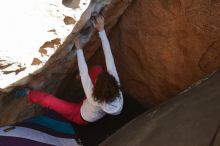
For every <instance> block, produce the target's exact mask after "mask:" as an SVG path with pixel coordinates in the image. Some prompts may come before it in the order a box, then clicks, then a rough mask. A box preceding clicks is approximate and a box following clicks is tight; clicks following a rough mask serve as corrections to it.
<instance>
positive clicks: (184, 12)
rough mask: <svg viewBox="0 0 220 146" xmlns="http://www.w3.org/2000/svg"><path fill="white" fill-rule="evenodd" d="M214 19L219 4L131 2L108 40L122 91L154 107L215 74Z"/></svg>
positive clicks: (218, 30)
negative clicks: (212, 73) (205, 77)
mask: <svg viewBox="0 0 220 146" xmlns="http://www.w3.org/2000/svg"><path fill="white" fill-rule="evenodd" d="M219 14H220V3H219V1H207V0H185V1H181V0H153V1H152V0H135V1H133V3H132V5H130V7H129V8H128V9H127V11H126V13H124V15H123V17H122V18H121V19H120V22H119V23H118V24H117V26H116V27H115V28H114V29H113V30H112V32H111V34H110V42H111V45H112V48H113V50H114V56H115V59H116V64H117V69H118V71H119V75H120V78H121V80H122V86H123V89H124V90H125V91H126V92H128V93H130V94H131V95H133V96H134V97H136V98H137V99H138V100H139V101H140V102H141V103H142V104H143V105H145V106H146V105H149V104H151V105H154V104H157V103H160V102H162V101H165V100H166V99H168V98H170V97H173V96H174V95H176V94H178V93H179V92H180V91H182V90H184V89H185V88H187V87H188V86H190V85H191V84H192V83H194V82H196V81H198V80H199V79H201V78H203V77H204V76H206V75H207V74H209V73H211V72H213V71H214V70H215V69H217V68H218V67H219V66H220V41H219V40H220V17H219ZM98 54H99V55H98ZM100 54H101V53H97V57H98V56H101V55H100ZM94 58H95V57H94Z"/></svg>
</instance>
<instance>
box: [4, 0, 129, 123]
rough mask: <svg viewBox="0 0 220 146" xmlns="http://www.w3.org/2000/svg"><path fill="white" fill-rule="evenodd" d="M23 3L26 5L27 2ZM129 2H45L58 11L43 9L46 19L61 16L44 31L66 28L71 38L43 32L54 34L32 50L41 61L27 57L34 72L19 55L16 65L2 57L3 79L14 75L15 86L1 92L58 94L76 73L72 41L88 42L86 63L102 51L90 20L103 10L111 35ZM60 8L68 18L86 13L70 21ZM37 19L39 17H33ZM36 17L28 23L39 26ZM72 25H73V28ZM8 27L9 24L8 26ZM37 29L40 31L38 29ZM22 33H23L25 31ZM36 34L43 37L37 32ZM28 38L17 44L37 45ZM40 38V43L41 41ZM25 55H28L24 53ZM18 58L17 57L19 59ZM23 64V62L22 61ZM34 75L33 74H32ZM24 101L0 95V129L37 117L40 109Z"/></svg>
mask: <svg viewBox="0 0 220 146" xmlns="http://www.w3.org/2000/svg"><path fill="white" fill-rule="evenodd" d="M23 1H24V2H26V1H25V0H23ZM130 2H131V0H121V1H119V0H93V1H91V2H90V0H81V1H75V0H73V1H72V0H63V1H60V3H58V2H55V1H53V0H52V1H50V0H48V1H45V2H44V4H45V5H46V6H48V4H52V5H50V6H51V7H53V8H54V7H55V8H56V9H53V10H55V11H52V10H51V9H49V11H48V9H46V10H45V9H44V8H42V9H40V10H42V11H43V13H45V15H46V16H48V15H51V14H53V12H54V13H56V14H57V15H58V16H57V15H55V16H57V17H56V18H57V19H55V20H54V21H53V23H52V24H51V25H50V24H47V23H44V25H43V24H42V25H43V26H45V27H43V28H47V27H49V26H50V27H51V26H52V25H53V24H54V25H55V24H56V25H58V30H60V29H61V28H63V27H64V28H63V29H64V30H65V29H67V28H65V27H68V33H69V34H68V33H64V32H66V31H64V32H62V30H60V31H61V32H60V31H58V30H54V29H52V28H51V29H44V30H46V32H45V31H42V32H43V34H44V33H45V34H47V35H49V36H50V35H51V34H53V35H52V36H50V37H52V38H50V39H45V40H44V39H42V40H41V41H39V40H37V41H39V42H38V43H39V44H38V45H39V46H35V47H34V48H33V49H34V50H32V49H31V50H32V51H34V53H33V54H35V55H36V54H37V55H38V56H39V57H36V56H34V55H33V56H31V55H29V54H28V56H29V57H30V59H29V62H28V63H29V64H28V65H29V67H31V68H33V66H37V67H36V68H34V69H33V70H31V72H29V68H27V67H26V66H25V64H22V63H20V62H18V61H17V59H19V58H24V56H19V55H18V54H17V53H16V54H15V57H11V59H12V60H13V61H14V62H10V61H8V60H7V59H8V58H7V55H5V54H4V55H2V54H1V57H2V58H4V59H1V60H0V67H1V68H0V69H1V70H0V71H1V74H0V75H1V77H0V78H1V79H4V81H6V80H7V79H6V78H8V77H7V76H11V75H12V76H15V77H13V78H14V79H15V80H14V82H13V83H12V82H10V83H9V84H4V87H3V86H2V87H1V88H2V89H1V91H10V90H12V89H13V88H14V87H16V86H19V85H27V86H30V87H33V88H35V89H40V90H43V91H45V92H49V93H53V94H55V93H56V91H57V89H58V87H59V86H60V83H61V81H62V79H63V78H64V77H65V76H66V75H67V74H68V72H73V71H76V70H77V65H76V58H75V50H71V48H72V46H71V45H69V44H70V41H71V39H73V38H74V37H75V36H76V35H79V36H80V39H81V41H82V43H83V44H85V43H86V42H88V41H89V42H88V43H86V46H85V48H89V49H85V51H84V52H85V57H86V59H88V58H90V57H91V56H92V55H93V54H94V53H95V51H96V49H97V48H99V46H100V42H99V39H98V37H97V34H96V37H93V38H92V39H91V40H90V37H91V36H92V35H93V34H94V29H93V28H92V27H91V26H92V25H91V22H90V21H89V19H90V18H91V16H94V15H96V14H97V13H99V11H100V10H102V9H103V8H104V9H103V14H104V15H105V16H106V17H107V19H106V30H107V31H109V30H110V29H111V28H112V27H113V26H114V25H115V24H116V22H117V21H118V18H119V16H121V15H122V14H123V12H124V11H125V9H126V8H127V7H128V5H129V4H130ZM20 3H21V1H20ZM29 3H30V2H29ZM29 3H27V4H29ZM35 3H38V2H35ZM39 3H40V2H39ZM54 3H56V4H57V5H58V4H59V5H58V6H59V7H56V6H55V5H53V4H54ZM62 3H63V5H62ZM8 4H9V5H10V4H11V3H8ZM31 4H32V3H31ZM88 4H89V6H88V8H87V9H86V11H84V9H83V7H85V6H87V5H88ZM26 6H27V5H26ZM31 6H32V5H31ZM33 6H34V5H33ZM60 7H62V8H65V9H67V10H68V14H69V13H71V14H72V11H74V14H75V13H76V14H79V13H80V12H82V11H84V13H83V14H82V15H81V17H79V16H80V15H74V16H75V17H74V19H72V18H71V16H72V15H67V16H66V17H64V15H63V13H64V12H65V11H64V10H65V9H64V10H63V9H62V12H60V13H59V10H60V9H58V8H60ZM38 8H39V7H38ZM17 9H19V8H17ZM50 10H51V11H50ZM116 10H117V11H116ZM36 11H37V10H36ZM13 12H14V11H13ZM48 13H49V14H48ZM80 14H81V13H80ZM26 15H27V18H30V17H31V16H32V15H31V16H30V15H28V14H25V16H26ZM45 15H42V16H45ZM34 16H35V17H36V16H38V15H34ZM35 17H33V18H32V17H31V18H32V19H31V20H33V19H34V21H33V22H29V23H30V24H35V23H34V22H36V20H35ZM45 19H46V18H45ZM10 20H11V19H10ZM12 20H13V19H12ZM18 20H20V19H18ZM31 20H30V21H31ZM49 20H50V19H49V18H48V19H46V20H45V21H46V22H48V21H49ZM56 21H57V22H56ZM75 21H76V23H75ZM29 23H27V24H29ZM72 23H74V25H73V24H72ZM61 24H62V25H61ZM5 25H7V22H6V23H5ZM69 25H71V28H69ZM34 26H35V27H37V26H36V25H34ZM35 27H32V29H33V30H34V29H35ZM28 28H29V27H28ZM39 28H41V27H39ZM19 31H21V32H22V29H21V30H19ZM48 31H49V32H48ZM24 32H25V31H24ZM34 32H37V33H40V32H38V31H35V30H34ZM42 32H41V33H42ZM58 32H60V33H61V34H62V35H60V36H59V37H57V36H56V35H57V34H56V33H58ZM28 33H29V34H30V33H31V36H35V35H33V34H32V32H31V28H29V31H28ZM24 34H25V33H24ZM11 35H12V34H11ZM26 37H27V38H26V40H25V42H24V41H23V40H22V37H21V36H19V37H18V38H19V39H18V40H22V43H21V44H24V45H25V43H26V42H27V44H28V43H29V42H28V41H35V39H33V38H35V37H33V38H31V37H30V36H26ZM53 37H55V38H53ZM39 38H40V39H41V37H39ZM13 39H14V38H13ZM3 40H4V39H3ZM11 40H12V39H11ZM11 44H12V43H11ZM31 46H32V45H31ZM28 49H29V48H28V47H27V50H28ZM31 50H28V51H31ZM21 51H22V50H19V51H17V52H21ZM28 51H27V52H28ZM50 51H52V52H50ZM12 52H13V51H12ZM47 53H49V54H47ZM22 55H24V54H22ZM25 55H27V54H26V53H25ZM16 56H18V58H17V57H16ZM40 58H44V59H45V58H46V59H45V60H44V59H43V60H41V59H40ZM20 60H21V61H23V60H22V59H20ZM26 65H27V64H26ZM28 65H27V66H28ZM32 71H34V73H32ZM30 73H31V74H30ZM3 76H5V77H3ZM2 81H3V80H2ZM61 86H62V85H61ZM5 87H6V88H5ZM24 101H25V98H23V99H22V100H21V99H20V100H18V99H15V98H13V92H10V93H5V92H0V115H1V118H0V125H3V124H7V123H14V122H15V121H18V120H22V119H23V118H25V117H27V116H31V115H34V114H36V113H38V111H40V109H39V108H38V107H37V108H36V107H35V106H34V105H31V106H30V105H27V103H26V102H24ZM15 105H17V108H16V110H12V109H13V108H14V107H15ZM2 117H4V118H2Z"/></svg>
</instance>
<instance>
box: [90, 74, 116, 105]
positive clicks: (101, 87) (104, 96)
mask: <svg viewBox="0 0 220 146" xmlns="http://www.w3.org/2000/svg"><path fill="white" fill-rule="evenodd" d="M119 89H120V86H119V84H118V82H117V80H116V79H115V77H114V76H112V75H111V74H109V73H108V72H107V71H103V72H102V73H100V74H99V75H98V77H97V79H96V83H95V86H94V88H93V97H94V100H95V101H97V102H98V103H103V102H111V101H113V100H114V99H115V98H116V97H118V96H119Z"/></svg>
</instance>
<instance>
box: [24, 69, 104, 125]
mask: <svg viewBox="0 0 220 146" xmlns="http://www.w3.org/2000/svg"><path fill="white" fill-rule="evenodd" d="M101 72H102V68H101V67H100V66H94V67H92V68H91V69H90V70H89V75H90V77H91V80H92V83H93V85H95V80H96V78H97V76H98V75H99V74H100V73H101ZM85 98H86V97H85ZM28 99H29V101H30V102H31V103H37V104H40V105H41V106H44V107H47V108H49V109H52V110H54V111H56V112H57V113H59V114H61V115H63V116H64V117H65V118H67V119H69V120H70V121H72V122H74V123H77V124H80V125H83V124H86V123H87V122H86V121H85V120H84V119H83V118H82V117H81V114H80V108H81V106H82V104H83V101H82V102H81V103H72V102H67V101H64V100H62V99H59V98H57V97H55V96H53V95H51V94H47V93H43V92H40V91H36V90H32V91H30V92H29V95H28Z"/></svg>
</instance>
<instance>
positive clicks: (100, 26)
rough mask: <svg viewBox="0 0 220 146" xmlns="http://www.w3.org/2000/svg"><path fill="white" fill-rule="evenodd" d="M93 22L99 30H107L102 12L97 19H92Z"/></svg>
mask: <svg viewBox="0 0 220 146" xmlns="http://www.w3.org/2000/svg"><path fill="white" fill-rule="evenodd" d="M92 24H93V26H94V27H95V28H96V29H97V30H98V31H99V32H100V31H104V30H105V29H104V25H105V19H104V17H103V16H102V15H101V14H99V15H97V16H96V17H95V19H92Z"/></svg>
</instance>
